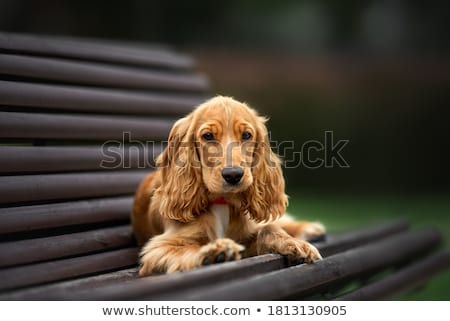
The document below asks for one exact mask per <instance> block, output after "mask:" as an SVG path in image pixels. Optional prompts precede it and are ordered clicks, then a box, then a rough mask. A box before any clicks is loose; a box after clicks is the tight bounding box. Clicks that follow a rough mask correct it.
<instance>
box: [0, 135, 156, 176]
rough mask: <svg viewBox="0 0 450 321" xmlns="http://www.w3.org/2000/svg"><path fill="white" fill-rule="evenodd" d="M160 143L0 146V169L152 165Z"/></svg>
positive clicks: (60, 168)
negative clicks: (134, 144)
mask: <svg viewBox="0 0 450 321" xmlns="http://www.w3.org/2000/svg"><path fill="white" fill-rule="evenodd" d="M161 151H162V146H161V144H160V143H154V144H151V143H149V144H147V145H143V144H142V145H139V146H138V145H136V146H133V147H130V146H124V145H123V144H121V145H120V146H119V145H118V144H109V145H108V144H106V145H104V146H70V147H66V146H39V147H35V146H0V173H8V174H12V173H15V174H18V173H35V172H39V173H42V172H47V173H48V172H63V171H69V172H74V171H85V170H102V169H107V170H110V169H124V168H127V169H130V168H147V167H150V166H154V160H155V158H156V156H158V155H159V154H160V153H161Z"/></svg>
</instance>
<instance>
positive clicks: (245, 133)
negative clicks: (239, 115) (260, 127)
mask: <svg viewBox="0 0 450 321" xmlns="http://www.w3.org/2000/svg"><path fill="white" fill-rule="evenodd" d="M250 138H252V134H250V133H249V132H243V133H242V140H249V139H250Z"/></svg>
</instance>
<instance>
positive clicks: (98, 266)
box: [0, 248, 138, 291]
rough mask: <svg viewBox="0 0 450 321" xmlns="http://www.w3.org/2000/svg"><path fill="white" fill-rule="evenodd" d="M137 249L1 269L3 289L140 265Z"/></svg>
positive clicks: (0, 283)
mask: <svg viewBox="0 0 450 321" xmlns="http://www.w3.org/2000/svg"><path fill="white" fill-rule="evenodd" d="M137 254H138V251H137V249H136V248H128V249H122V250H115V251H109V252H104V253H98V254H91V255H86V256H80V257H76V258H71V259H62V260H56V261H51V262H45V263H37V264H31V265H25V266H21V267H13V268H7V269H2V270H0V291H5V290H9V289H17V288H21V287H26V286H31V285H37V284H44V283H49V282H55V281H60V280H68V279H71V278H75V277H80V276H84V275H92V274H98V273H101V272H107V271H114V270H119V269H124V268H129V267H132V266H135V265H136V262H137Z"/></svg>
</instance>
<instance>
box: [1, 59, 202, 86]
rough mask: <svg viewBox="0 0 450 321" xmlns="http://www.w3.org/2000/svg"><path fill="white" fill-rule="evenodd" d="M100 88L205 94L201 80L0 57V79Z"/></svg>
mask: <svg viewBox="0 0 450 321" xmlns="http://www.w3.org/2000/svg"><path fill="white" fill-rule="evenodd" d="M1 74H3V75H9V76H18V77H22V78H23V77H28V78H31V79H41V80H51V81H54V82H63V83H72V84H82V85H88V86H89V85H95V86H103V87H113V88H114V87H115V88H130V89H147V90H155V89H156V90H166V91H167V90H172V91H194V92H195V91H197V92H198V91H206V90H207V88H208V82H207V80H206V78H205V77H204V76H201V75H196V74H193V73H179V72H178V73H176V72H173V71H164V72H163V71H154V70H142V69H137V68H129V67H122V66H110V65H105V64H99V63H92V62H80V61H70V60H64V59H58V58H46V57H32V56H21V55H11V54H1V53H0V75H1Z"/></svg>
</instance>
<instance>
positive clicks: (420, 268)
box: [335, 251, 450, 301]
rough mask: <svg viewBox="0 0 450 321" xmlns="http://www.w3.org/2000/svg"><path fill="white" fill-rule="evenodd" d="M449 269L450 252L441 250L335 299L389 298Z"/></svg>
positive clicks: (420, 284) (412, 288)
mask: <svg viewBox="0 0 450 321" xmlns="http://www.w3.org/2000/svg"><path fill="white" fill-rule="evenodd" d="M449 269H450V252H448V251H447V252H441V253H438V254H435V255H433V256H432V257H427V258H418V259H417V260H416V262H415V263H413V264H412V265H409V266H406V267H404V268H402V269H400V270H398V271H397V272H394V273H393V274H391V275H388V276H385V277H384V278H383V279H381V280H378V281H375V282H373V283H370V284H368V285H366V286H363V287H361V288H359V289H357V290H355V291H352V292H350V293H346V294H343V295H341V296H339V297H337V298H336V299H335V300H336V301H350V300H352V301H354V300H382V299H389V298H392V297H394V296H396V295H399V294H401V293H404V292H405V291H410V290H414V289H415V288H417V287H419V286H422V285H423V284H424V283H425V282H427V281H428V280H430V279H431V278H432V277H434V276H436V275H437V274H439V273H442V272H444V271H448V270H449Z"/></svg>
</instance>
